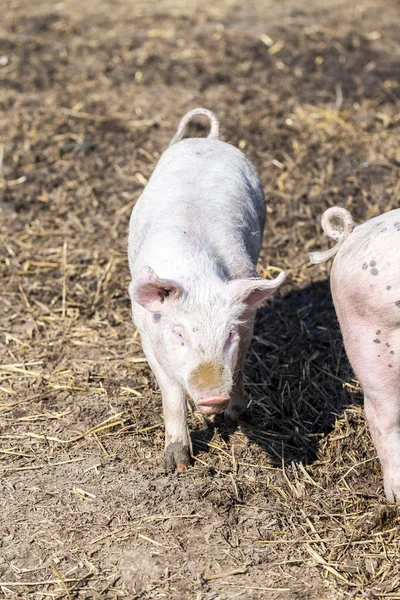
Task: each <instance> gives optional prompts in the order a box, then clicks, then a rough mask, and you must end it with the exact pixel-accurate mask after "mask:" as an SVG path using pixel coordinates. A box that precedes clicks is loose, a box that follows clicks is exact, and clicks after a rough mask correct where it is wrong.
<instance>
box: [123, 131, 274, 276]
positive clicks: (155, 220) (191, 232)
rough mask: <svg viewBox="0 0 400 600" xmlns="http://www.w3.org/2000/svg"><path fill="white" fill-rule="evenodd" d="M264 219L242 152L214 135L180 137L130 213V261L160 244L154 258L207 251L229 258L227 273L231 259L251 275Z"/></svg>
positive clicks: (170, 259)
mask: <svg viewBox="0 0 400 600" xmlns="http://www.w3.org/2000/svg"><path fill="white" fill-rule="evenodd" d="M264 221H265V200H264V193H263V190H262V187H261V183H260V180H259V177H258V175H257V172H256V170H255V168H254V167H253V165H252V164H251V163H250V161H248V160H247V159H246V157H245V156H244V155H243V153H242V152H240V150H238V149H236V148H234V147H233V146H230V145H229V144H226V143H225V142H221V141H219V140H211V139H210V140H209V139H202V138H195V139H187V140H183V141H181V142H178V143H177V144H175V145H173V146H171V147H170V148H169V149H168V150H167V151H166V152H164V154H163V155H162V157H161V159H160V161H159V163H158V165H157V167H156V169H155V170H154V172H153V174H152V176H151V178H150V180H149V182H148V184H147V186H146V188H145V190H144V191H143V194H142V196H141V197H140V198H139V200H138V202H137V204H136V206H135V208H134V210H133V212H132V218H131V223H130V240H129V247H130V250H129V255H130V261H131V265H132V264H133V263H134V262H135V261H136V258H137V255H138V254H139V253H140V254H142V253H143V254H144V255H147V254H148V252H149V248H150V247H151V248H153V249H154V247H155V246H156V245H160V244H162V246H163V251H162V253H161V254H162V256H160V257H158V258H157V259H156V261H157V262H158V263H160V261H161V262H162V261H163V260H164V259H165V262H169V263H171V262H175V261H176V258H177V254H179V256H180V262H181V263H184V262H185V259H186V258H187V259H188V260H189V262H190V260H193V258H195V257H196V255H197V254H198V253H204V252H209V253H210V254H219V256H220V258H221V259H222V262H225V263H226V262H227V263H231V264H230V265H229V264H228V275H232V273H229V271H232V269H233V270H234V268H235V264H236V266H237V267H238V269H239V271H243V272H244V271H247V272H248V273H247V274H250V273H249V271H251V270H253V271H254V266H253V264H254V263H256V261H257V259H258V254H259V251H260V247H261V241H262V231H263V228H264ZM163 257H164V258H163ZM156 266H157V265H156ZM161 268H162V265H161ZM241 274H242V273H238V275H237V276H241Z"/></svg>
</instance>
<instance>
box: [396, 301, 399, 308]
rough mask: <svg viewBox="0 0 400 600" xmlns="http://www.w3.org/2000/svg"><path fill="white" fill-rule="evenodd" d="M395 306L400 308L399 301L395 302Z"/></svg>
mask: <svg viewBox="0 0 400 600" xmlns="http://www.w3.org/2000/svg"><path fill="white" fill-rule="evenodd" d="M395 305H396V306H397V308H400V300H397V302H395Z"/></svg>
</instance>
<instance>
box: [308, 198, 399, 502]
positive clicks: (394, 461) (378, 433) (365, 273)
mask: <svg viewBox="0 0 400 600" xmlns="http://www.w3.org/2000/svg"><path fill="white" fill-rule="evenodd" d="M334 218H336V219H339V220H341V221H342V223H343V227H341V228H338V227H337V226H336V227H335V226H334V225H333V223H332V219H334ZM322 226H323V229H324V231H325V233H326V234H327V235H328V236H330V237H332V238H333V239H334V240H335V241H337V244H336V246H335V247H334V248H332V249H331V250H328V251H327V252H313V253H311V254H310V260H311V262H314V263H318V262H323V261H324V260H327V259H328V258H330V257H331V256H334V255H336V257H335V260H334V262H333V266H332V271H331V289H332V296H333V301H334V305H335V308H336V312H337V316H338V319H339V323H340V327H341V330H342V334H343V339H344V344H345V348H346V352H347V355H348V357H349V359H350V362H351V364H352V366H353V368H354V371H355V373H356V375H357V377H358V379H359V381H360V383H361V385H362V388H363V392H364V401H365V414H366V417H367V420H368V424H369V428H370V431H371V434H372V438H373V440H374V443H375V446H376V449H377V451H378V455H379V458H380V460H381V463H382V466H383V475H384V487H385V493H386V496H387V498H388V499H389V500H396V501H397V502H400V209H396V210H392V211H390V212H387V213H385V214H383V215H381V216H379V217H375V218H373V219H371V220H369V221H367V222H365V223H363V224H362V225H359V226H357V227H354V223H353V220H352V218H351V215H350V213H349V212H348V211H347V210H345V209H344V208H336V207H335V208H330V209H328V210H327V211H326V212H325V213H324V215H323V217H322Z"/></svg>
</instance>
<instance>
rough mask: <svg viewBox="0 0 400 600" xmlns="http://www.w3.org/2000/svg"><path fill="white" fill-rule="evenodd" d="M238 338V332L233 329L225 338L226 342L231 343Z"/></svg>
mask: <svg viewBox="0 0 400 600" xmlns="http://www.w3.org/2000/svg"><path fill="white" fill-rule="evenodd" d="M237 338H238V333H237V331H235V330H232V331H231V332H230V333H229V335H228V339H227V340H226V343H227V344H229V345H230V344H233V342H235V341H236V340H237Z"/></svg>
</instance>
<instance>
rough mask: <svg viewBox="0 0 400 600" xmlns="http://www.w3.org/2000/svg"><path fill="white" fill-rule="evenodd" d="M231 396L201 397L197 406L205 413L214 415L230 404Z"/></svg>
mask: <svg viewBox="0 0 400 600" xmlns="http://www.w3.org/2000/svg"><path fill="white" fill-rule="evenodd" d="M229 400H230V398H229V396H210V397H209V398H201V399H200V400H199V401H198V404H197V407H198V409H199V411H200V412H201V413H203V414H204V415H214V414H216V413H221V412H223V411H224V410H225V409H226V408H227V406H228V404H229Z"/></svg>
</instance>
